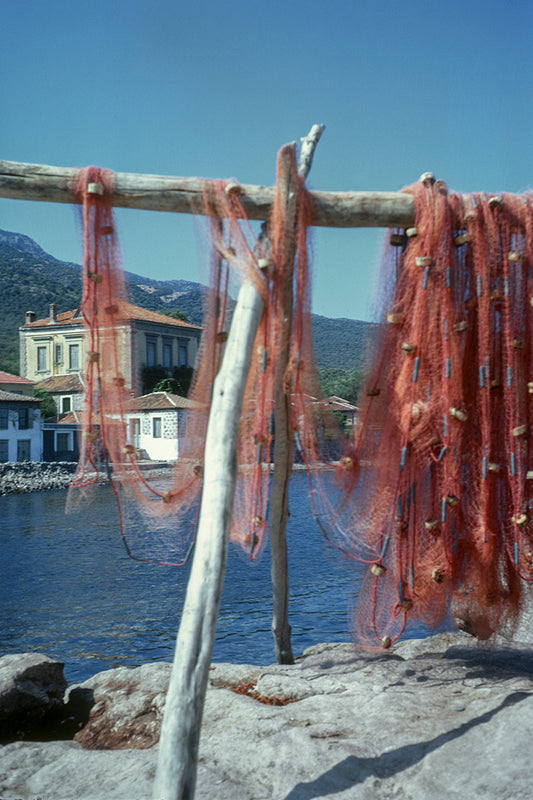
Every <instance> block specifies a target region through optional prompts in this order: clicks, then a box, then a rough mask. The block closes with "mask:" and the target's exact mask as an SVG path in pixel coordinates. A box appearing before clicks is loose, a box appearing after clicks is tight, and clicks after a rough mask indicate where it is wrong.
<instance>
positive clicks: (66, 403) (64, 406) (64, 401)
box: [61, 396, 72, 414]
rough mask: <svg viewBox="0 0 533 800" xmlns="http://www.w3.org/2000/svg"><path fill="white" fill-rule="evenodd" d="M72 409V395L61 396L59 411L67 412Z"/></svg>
mask: <svg viewBox="0 0 533 800" xmlns="http://www.w3.org/2000/svg"><path fill="white" fill-rule="evenodd" d="M71 409H72V397H68V396H67V397H62V398H61V413H62V414H68V412H69V411H70V410H71Z"/></svg>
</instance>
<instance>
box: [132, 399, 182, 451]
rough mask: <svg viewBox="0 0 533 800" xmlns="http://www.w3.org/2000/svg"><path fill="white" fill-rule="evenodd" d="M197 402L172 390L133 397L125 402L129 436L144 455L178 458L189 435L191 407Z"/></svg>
mask: <svg viewBox="0 0 533 800" xmlns="http://www.w3.org/2000/svg"><path fill="white" fill-rule="evenodd" d="M194 407H195V403H194V402H193V401H192V400H188V399H187V398H186V397H180V396H179V395H177V394H171V393H170V392H153V393H152V394H145V395H143V396H142V397H133V398H132V399H131V400H128V401H127V402H126V404H125V406H124V417H125V421H126V424H127V426H128V433H129V440H130V442H131V444H133V445H134V447H135V449H136V450H137V452H138V453H139V454H140V456H141V457H143V458H149V459H151V460H152V461H176V459H177V458H178V457H179V455H180V450H181V446H180V442H181V440H182V439H183V438H184V437H185V435H186V427H187V411H188V410H190V409H192V408H194Z"/></svg>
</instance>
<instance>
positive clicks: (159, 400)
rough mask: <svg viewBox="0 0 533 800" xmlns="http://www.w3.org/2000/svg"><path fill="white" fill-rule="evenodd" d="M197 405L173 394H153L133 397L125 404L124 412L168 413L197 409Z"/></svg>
mask: <svg viewBox="0 0 533 800" xmlns="http://www.w3.org/2000/svg"><path fill="white" fill-rule="evenodd" d="M197 405H198V404H197V403H195V402H194V401H193V400H189V399H188V398H187V397H181V396H180V395H178V394H171V392H152V394H144V395H142V397H132V399H131V400H127V401H126V402H125V403H124V411H129V412H132V411H134V412H135V411H168V410H175V409H177V408H196V407H197Z"/></svg>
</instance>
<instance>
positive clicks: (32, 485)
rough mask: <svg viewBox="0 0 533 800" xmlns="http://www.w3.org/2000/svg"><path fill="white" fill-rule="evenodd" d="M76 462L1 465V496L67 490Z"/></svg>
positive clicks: (26, 462)
mask: <svg viewBox="0 0 533 800" xmlns="http://www.w3.org/2000/svg"><path fill="white" fill-rule="evenodd" d="M76 467H77V462H75V461H40V462H39V461H21V462H16V463H15V462H7V463H5V464H0V495H3V494H12V493H24V492H40V491H42V490H43V489H67V488H68V487H69V486H70V484H71V483H72V478H73V476H74V473H75V471H76Z"/></svg>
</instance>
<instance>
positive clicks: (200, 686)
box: [153, 126, 323, 800]
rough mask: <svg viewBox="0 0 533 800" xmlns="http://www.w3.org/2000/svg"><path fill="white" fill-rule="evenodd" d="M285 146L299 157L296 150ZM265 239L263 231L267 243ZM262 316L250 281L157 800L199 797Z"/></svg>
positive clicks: (223, 398)
mask: <svg viewBox="0 0 533 800" xmlns="http://www.w3.org/2000/svg"><path fill="white" fill-rule="evenodd" d="M322 130H323V126H313V128H312V129H311V132H310V133H309V135H308V137H306V140H303V141H304V146H303V147H302V159H301V163H305V164H306V165H307V169H309V167H310V166H311V161H312V156H313V151H314V146H315V145H316V142H318V139H319V138H320V135H321V133H322ZM288 148H289V150H290V149H291V148H292V152H294V145H289V146H288ZM285 149H286V148H284V150H285ZM265 237H266V232H265V231H263V233H262V238H263V241H264V238H265ZM262 311H263V301H262V299H261V296H260V295H259V292H258V291H257V289H256V288H255V287H254V286H253V285H252V284H250V283H245V284H244V285H243V287H242V288H241V290H240V292H239V298H238V301H237V306H236V308H235V311H234V314H233V320H232V323H231V328H230V333H229V337H228V341H227V343H226V349H225V352H224V358H223V361H222V365H221V368H220V370H219V373H218V375H217V377H216V379H215V382H214V387H213V399H212V403H211V413H210V415H209V424H208V428H207V437H206V445H205V459H204V485H203V492H202V504H201V509H200V519H199V524H198V532H197V538H196V547H195V553H194V559H193V563H192V568H191V574H190V577H189V583H188V585H187V594H186V597H185V604H184V607H183V612H182V618H181V623H180V629H179V632H178V638H177V642H176V651H175V655H174V663H173V666H172V673H171V677H170V684H169V689H168V693H167V699H166V703H165V713H164V717H163V724H162V727H161V737H160V742H159V755H158V764H157V771H156V778H155V783H154V792H153V798H154V800H192V798H193V797H194V790H195V784H196V769H197V757H198V744H199V739H200V728H201V722H202V712H203V704H204V698H205V692H206V689H207V681H208V676H209V666H210V663H211V655H212V652H213V643H214V639H215V630H216V623H217V617H218V609H219V606H220V597H221V594H222V586H223V583H224V572H225V566H226V559H227V551H228V540H229V531H230V526H231V514H232V508H233V499H234V494H235V483H236V478H237V457H236V453H237V438H238V431H239V422H240V416H241V409H242V403H243V398H244V391H245V387H246V381H247V377H248V372H249V368H250V363H251V357H252V350H253V345H254V341H255V336H256V333H257V328H258V326H259V322H260V319H261V314H262Z"/></svg>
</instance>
